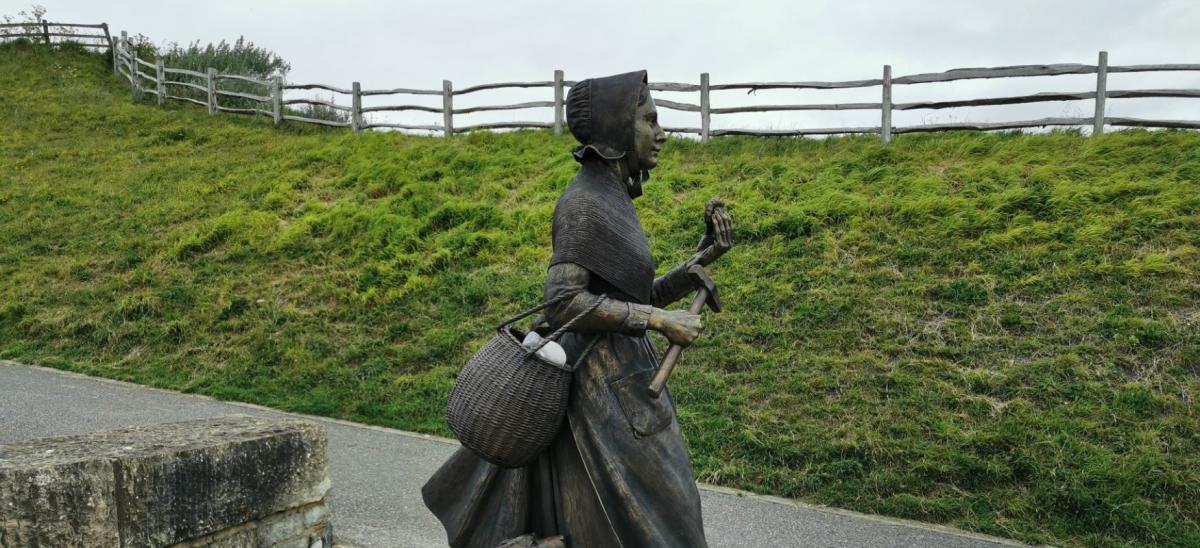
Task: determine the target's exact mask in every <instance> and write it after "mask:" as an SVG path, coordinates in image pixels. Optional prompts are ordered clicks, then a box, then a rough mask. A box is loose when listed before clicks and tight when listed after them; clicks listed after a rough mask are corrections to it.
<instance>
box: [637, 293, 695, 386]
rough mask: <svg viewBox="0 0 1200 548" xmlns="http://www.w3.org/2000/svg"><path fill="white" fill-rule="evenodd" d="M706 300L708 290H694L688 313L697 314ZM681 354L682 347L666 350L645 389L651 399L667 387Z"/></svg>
mask: <svg viewBox="0 0 1200 548" xmlns="http://www.w3.org/2000/svg"><path fill="white" fill-rule="evenodd" d="M707 299H708V289H705V288H703V287H702V288H700V289H698V290H696V298H694V299H692V306H690V307H688V312H690V313H692V314H699V313H700V310H701V309H703V308H704V301H705V300H707ZM682 352H683V347H682V346H679V345H677V344H672V345H671V347H670V348H668V349H667V355H666V356H663V360H662V363H661V364H659V366H658V373H655V374H654V380H652V381H650V386H649V387H648V388H646V393H648V394H650V397H651V398H656V399H657V398H658V397H659V396H660V395H662V391H663V388H664V387H666V386H667V378H669V377H670V376H671V371H673V370H674V369H675V363H676V362H678V361H679V354H680V353H682Z"/></svg>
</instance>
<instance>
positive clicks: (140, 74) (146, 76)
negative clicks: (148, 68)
mask: <svg viewBox="0 0 1200 548" xmlns="http://www.w3.org/2000/svg"><path fill="white" fill-rule="evenodd" d="M133 72H135V73H137V75H138V76H140V77H142V78H145V79H147V80H150V81H151V82H155V83H157V81H156V80H155V79H154V77H153V76H150V75H149V74H146V73H144V72H142V71H141V70H138V69H134V71H133Z"/></svg>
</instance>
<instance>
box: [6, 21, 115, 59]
mask: <svg viewBox="0 0 1200 548" xmlns="http://www.w3.org/2000/svg"><path fill="white" fill-rule="evenodd" d="M76 29H84V30H76ZM87 29H94V30H96V31H99V32H86V30H87ZM20 39H24V40H29V41H31V42H41V43H43V44H63V43H68V42H69V43H75V44H79V45H80V46H83V47H87V48H100V49H104V50H109V51H112V47H113V40H112V35H110V34H109V33H108V23H95V24H83V23H52V22H50V21H46V20H45V19H43V20H40V21H31V22H29V23H2V24H0V42H6V41H9V40H20Z"/></svg>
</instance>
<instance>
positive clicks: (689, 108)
mask: <svg viewBox="0 0 1200 548" xmlns="http://www.w3.org/2000/svg"><path fill="white" fill-rule="evenodd" d="M654 105H655V106H658V107H662V108H669V109H671V110H682V111H684V112H700V105H693V104H691V103H679V102H676V101H669V100H667V99H658V98H655V99H654Z"/></svg>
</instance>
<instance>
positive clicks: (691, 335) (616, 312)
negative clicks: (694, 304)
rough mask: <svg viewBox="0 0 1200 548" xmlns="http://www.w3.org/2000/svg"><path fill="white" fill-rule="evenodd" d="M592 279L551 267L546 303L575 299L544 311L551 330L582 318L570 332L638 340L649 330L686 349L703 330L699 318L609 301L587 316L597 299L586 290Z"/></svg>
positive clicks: (576, 270)
mask: <svg viewBox="0 0 1200 548" xmlns="http://www.w3.org/2000/svg"><path fill="white" fill-rule="evenodd" d="M591 276H592V273H591V272H589V271H588V269H586V268H584V267H582V266H579V265H577V264H575V263H560V264H556V265H554V266H551V267H550V270H549V271H548V272H547V273H546V290H545V300H547V301H549V300H553V299H555V298H558V297H560V296H561V295H564V294H570V293H575V296H574V297H571V298H569V299H567V300H566V301H564V302H561V303H559V304H557V305H554V306H551V307H550V308H548V309H546V321H547V322H548V323H549V324H550V328H551V329H558V328H559V327H561V326H562V325H564V324H566V323H567V322H569V321H571V319H572V318H574V317H576V316H579V315H580V314H583V316H582V317H580V318H579V320H578V321H576V322H575V324H574V325H572V326H571V331H575V332H579V333H600V332H615V333H621V334H623V335H631V336H641V335H644V334H645V333H646V330H647V329H652V330H655V331H658V332H660V333H662V334H663V335H665V336H666V337H667V339H669V340H670V341H671V342H673V343H677V344H682V345H685V346H686V345H688V344H690V343H691V342H692V340H694V339H695V338H696V336H698V335H699V334H700V330H701V329H702V328H703V327H702V325H701V324H700V316H698V315H695V314H689V313H688V312H686V311H666V310H662V309H659V308H655V307H654V306H652V305H648V304H638V303H633V302H628V301H620V300H616V299H612V298H605V299H604V300H603V301H602V302H601V303H600V305H599V306H597V307H596V308H595V310H592V311H591V312H587V310H588V309H589V308H590V307H591V306H592V305H593V304H595V302H596V299H597V298H598V296H597V295H596V294H594V293H592V292H590V291H588V290H587V288H588V282H589V281H590V280H591ZM585 312H586V314H584V313H585Z"/></svg>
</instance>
